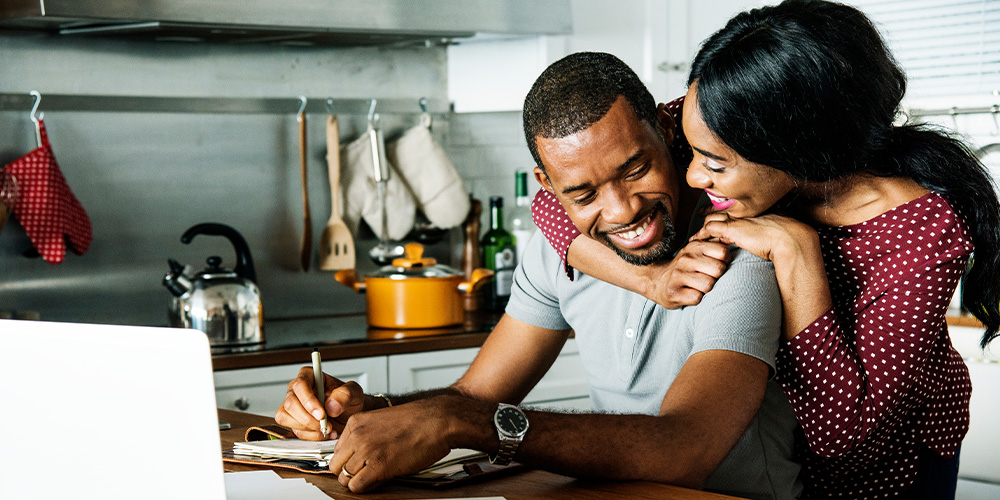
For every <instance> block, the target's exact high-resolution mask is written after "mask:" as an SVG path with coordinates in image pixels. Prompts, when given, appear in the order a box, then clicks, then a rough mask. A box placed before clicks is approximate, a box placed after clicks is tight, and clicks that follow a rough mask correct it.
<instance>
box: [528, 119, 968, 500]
mask: <svg viewBox="0 0 1000 500" xmlns="http://www.w3.org/2000/svg"><path fill="white" fill-rule="evenodd" d="M674 103H677V101H674V102H673V103H671V104H674ZM672 109H673V110H674V111H673V113H674V115H675V117H678V116H679V114H680V107H679V105H677V106H674V107H673V108H672ZM677 121H678V122H679V119H677ZM681 142H684V141H681ZM683 147H687V145H686V143H684V146H683ZM688 151H689V150H688ZM672 153H673V154H674V155H675V162H677V164H678V165H687V164H688V163H689V162H690V153H688V156H687V161H684V162H683V163H682V162H680V161H678V160H679V159H678V158H677V157H676V153H675V152H674V151H672ZM682 158H683V157H682ZM532 212H533V215H534V219H535V223H536V225H537V226H538V227H539V229H541V231H542V233H543V234H544V235H545V237H546V238H547V239H548V241H549V242H550V244H551V245H552V247H553V248H554V249H555V250H556V251H557V252H558V253H559V255H560V256H561V257H562V258H563V261H564V262H565V256H566V251H567V250H568V249H569V245H570V243H572V241H573V239H575V238H576V237H577V236H579V234H580V233H579V232H578V231H577V230H576V227H575V226H574V225H573V224H572V222H570V220H569V218H568V217H567V216H566V212H565V211H564V210H563V208H562V205H560V204H559V202H558V201H557V200H556V198H555V196H553V195H551V194H550V193H548V192H547V191H545V190H540V191H539V192H538V195H536V196H535V200H534V202H533V203H532ZM817 232H818V233H819V237H820V243H821V248H822V252H823V260H824V263H825V265H826V271H827V276H828V278H829V282H830V292H831V294H832V296H833V302H834V304H835V306H834V307H832V308H831V309H830V310H828V311H826V312H825V313H824V314H823V315H822V316H821V317H819V318H817V319H816V321H815V322H813V323H812V324H811V325H810V326H809V327H807V328H806V329H804V330H803V331H802V332H800V333H799V334H798V335H797V336H796V337H795V338H794V339H792V340H791V341H789V342H787V343H786V344H785V345H784V346H783V347H782V349H781V350H780V351H779V353H778V374H777V380H778V381H779V382H780V383H781V385H782V387H783V388H784V390H785V394H786V395H787V396H788V399H789V401H790V403H791V404H792V408H793V409H794V411H795V414H796V416H797V417H798V420H799V424H800V425H801V426H802V430H803V432H804V434H805V436H806V440H807V442H808V450H805V451H804V455H805V456H804V465H805V469H804V472H803V478H802V479H803V482H804V483H805V485H806V491H805V494H804V497H805V498H892V497H894V496H895V495H897V494H899V493H900V492H902V491H905V490H906V488H907V487H908V486H909V485H910V484H912V483H913V480H914V477H915V474H916V470H917V456H918V454H919V452H920V450H921V449H922V448H923V447H927V448H930V449H932V450H934V451H935V452H937V453H938V454H939V455H941V456H942V457H951V456H953V455H954V453H955V450H956V449H957V448H958V445H959V444H960V443H961V442H962V438H963V437H965V433H966V432H967V431H968V428H969V396H970V394H971V390H972V386H971V383H970V380H969V372H968V368H967V367H966V366H965V363H964V362H963V361H962V358H961V356H960V355H959V354H958V352H957V351H956V350H955V349H954V348H953V347H952V344H951V339H950V337H949V336H948V328H947V323H946V321H945V311H946V309H947V307H948V304H949V303H950V301H951V297H952V295H953V292H954V290H955V287H956V285H957V284H958V281H959V279H960V278H961V275H962V272H963V270H964V269H965V264H966V262H967V261H968V259H969V256H970V254H971V253H972V249H973V247H972V242H971V238H970V236H969V235H968V233H967V232H966V229H965V225H964V223H963V221H962V219H961V217H959V216H958V215H957V214H956V213H955V211H954V210H953V209H952V207H951V206H950V205H949V204H948V202H947V201H946V200H945V199H944V198H942V197H941V196H939V195H937V194H934V193H930V194H927V195H925V196H922V197H920V198H918V199H916V200H913V201H911V202H909V203H906V204H903V205H900V206H898V207H896V208H894V209H892V210H890V211H888V212H886V213H884V214H882V215H880V216H878V217H875V218H873V219H870V220H868V221H865V222H862V223H860V224H856V225H852V226H843V227H823V228H818V229H817ZM566 270H567V273H568V274H569V275H570V277H572V273H571V268H570V267H569V266H568V265H567V266H566Z"/></svg>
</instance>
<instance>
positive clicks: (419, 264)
mask: <svg viewBox="0 0 1000 500" xmlns="http://www.w3.org/2000/svg"><path fill="white" fill-rule="evenodd" d="M403 248H404V250H405V252H406V254H405V257H401V258H398V259H393V261H392V264H390V265H387V266H383V267H382V268H381V269H379V270H378V271H375V272H374V273H371V274H369V275H368V277H370V278H391V279H405V278H450V277H453V276H463V274H462V272H461V271H459V270H458V269H455V268H453V267H448V266H445V265H442V264H438V263H437V259H434V258H431V257H424V246H423V245H421V244H420V243H407V244H406V246H405V247H403Z"/></svg>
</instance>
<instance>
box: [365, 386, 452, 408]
mask: <svg viewBox="0 0 1000 500" xmlns="http://www.w3.org/2000/svg"><path fill="white" fill-rule="evenodd" d="M435 396H464V395H463V394H462V393H461V392H460V391H459V390H458V389H455V388H454V387H442V388H440V389H428V390H426V391H417V392H411V393H409V394H382V395H373V394H366V395H365V410H366V411H369V410H377V409H379V408H386V407H388V406H390V402H391V404H392V406H397V405H401V404H406V403H412V402H413V401H420V400H423V399H429V398H433V397H435Z"/></svg>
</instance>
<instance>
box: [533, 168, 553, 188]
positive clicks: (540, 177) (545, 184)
mask: <svg viewBox="0 0 1000 500" xmlns="http://www.w3.org/2000/svg"><path fill="white" fill-rule="evenodd" d="M533 172H534V174H535V180H536V181H538V183H539V184H541V186H542V189H544V190H546V191H548V192H550V193H552V194H555V191H554V190H553V189H552V182H551V181H549V176H548V175H545V171H544V170H542V167H535V168H534V169H533Z"/></svg>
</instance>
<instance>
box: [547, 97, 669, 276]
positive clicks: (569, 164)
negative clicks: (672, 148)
mask: <svg viewBox="0 0 1000 500" xmlns="http://www.w3.org/2000/svg"><path fill="white" fill-rule="evenodd" d="M669 133H670V134H672V130H671V131H669ZM536 144H537V147H538V155H539V157H540V158H541V160H542V164H543V165H544V166H545V173H542V171H541V169H539V168H536V169H535V177H536V178H537V179H538V182H539V183H540V184H541V185H542V186H543V187H545V189H548V190H549V191H550V192H552V193H553V194H555V195H556V197H557V198H558V199H559V201H560V203H562V206H563V207H564V208H565V209H566V213H567V214H568V215H569V218H570V220H572V221H573V224H574V225H576V227H577V229H579V230H580V232H581V233H583V234H585V235H588V236H590V237H591V238H593V239H595V240H597V241H600V242H603V243H604V244H606V245H608V246H609V247H611V249H613V250H614V251H615V252H617V253H618V255H619V256H621V257H622V258H623V259H625V260H626V261H627V262H629V263H631V264H636V265H647V264H651V263H653V262H658V261H660V260H663V259H665V258H667V257H669V256H670V250H671V244H672V240H673V236H674V229H673V224H672V220H673V215H674V214H675V213H676V211H677V199H678V186H677V176H676V175H675V173H674V167H673V163H672V162H671V160H670V156H669V155H668V154H667V143H666V141H665V139H664V136H663V135H661V132H660V131H658V130H656V129H655V128H653V127H652V126H651V125H650V124H649V123H647V122H644V121H641V120H639V118H638V117H637V116H636V115H635V113H634V112H633V111H632V107H631V106H629V104H628V101H626V100H625V98H624V97H619V98H618V100H617V101H615V103H614V105H612V106H611V109H610V110H609V111H608V113H607V114H606V115H604V117H603V118H601V119H600V120H599V121H598V122H597V123H595V124H593V125H591V126H590V127H589V128H587V129H585V130H582V131H580V132H577V133H575V134H573V135H569V136H566V137H562V138H559V139H546V138H543V137H536Z"/></svg>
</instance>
